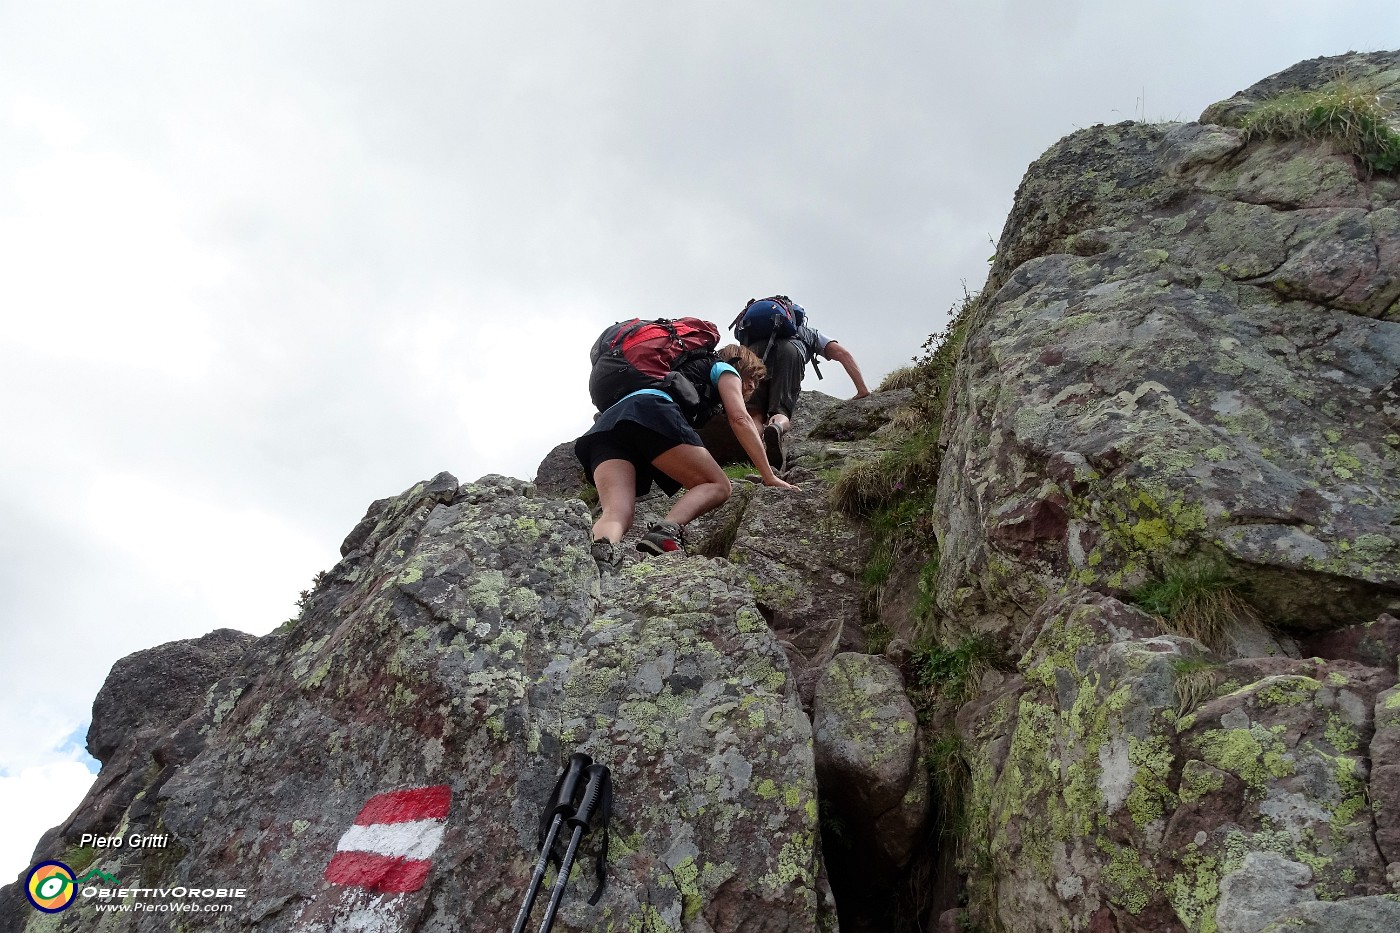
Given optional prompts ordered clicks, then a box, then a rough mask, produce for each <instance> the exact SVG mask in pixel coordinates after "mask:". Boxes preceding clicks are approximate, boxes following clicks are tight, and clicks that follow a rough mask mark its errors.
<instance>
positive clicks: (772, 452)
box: [763, 424, 787, 473]
mask: <svg viewBox="0 0 1400 933" xmlns="http://www.w3.org/2000/svg"><path fill="white" fill-rule="evenodd" d="M763 452H764V453H765V454H767V455H768V465H769V466H771V467H772V468H773V472H775V473H781V472H782V470H783V467H784V466H785V465H786V462H787V457H786V456H785V455H784V453H783V429H782V428H780V427H778V426H777V425H776V424H767V425H764V426H763Z"/></svg>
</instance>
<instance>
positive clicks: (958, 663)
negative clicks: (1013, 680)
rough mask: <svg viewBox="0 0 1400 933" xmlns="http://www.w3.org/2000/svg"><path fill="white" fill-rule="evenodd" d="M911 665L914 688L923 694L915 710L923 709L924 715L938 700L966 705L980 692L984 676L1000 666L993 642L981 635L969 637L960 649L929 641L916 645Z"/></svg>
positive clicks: (921, 713)
mask: <svg viewBox="0 0 1400 933" xmlns="http://www.w3.org/2000/svg"><path fill="white" fill-rule="evenodd" d="M910 663H911V665H912V667H913V670H914V678H913V686H914V688H915V689H916V690H917V691H918V693H919V696H917V697H915V707H916V708H918V707H922V708H920V709H919V712H920V715H921V716H922V715H923V714H924V713H925V712H927V711H928V709H929V708H930V707H931V706H932V705H933V704H934V703H936V702H937V701H938V700H946V701H949V702H950V703H951V704H952V705H954V706H961V705H962V704H963V703H966V702H967V701H968V700H969V699H970V698H971V697H972V695H973V694H975V693H976V692H977V685H978V683H979V682H981V680H982V675H983V674H985V673H987V671H989V670H991V669H992V668H994V667H995V666H996V652H995V650H994V649H993V647H992V644H991V642H990V641H988V640H987V639H985V638H982V637H980V636H973V637H971V638H965V639H963V641H962V642H961V643H960V644H959V645H958V646H957V647H956V648H946V647H944V646H943V645H940V644H937V643H936V642H933V641H931V640H925V641H921V642H920V643H919V644H918V645H917V646H915V648H914V657H913V659H912V660H911V662H910ZM920 700H922V701H923V702H920Z"/></svg>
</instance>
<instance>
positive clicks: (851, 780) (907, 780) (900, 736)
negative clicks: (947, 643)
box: [812, 653, 929, 867]
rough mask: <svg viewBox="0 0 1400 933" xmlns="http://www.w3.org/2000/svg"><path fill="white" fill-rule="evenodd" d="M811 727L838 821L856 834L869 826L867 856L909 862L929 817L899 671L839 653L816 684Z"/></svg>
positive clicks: (914, 725)
mask: <svg viewBox="0 0 1400 933" xmlns="http://www.w3.org/2000/svg"><path fill="white" fill-rule="evenodd" d="M812 730H813V737H814V741H815V748H816V763H817V778H818V780H819V781H820V782H821V787H822V796H823V799H824V800H827V801H828V802H829V803H830V805H831V807H832V809H833V811H834V816H835V818H836V819H838V820H840V821H841V823H842V825H844V826H850V827H852V835H853V836H854V835H855V834H856V828H857V827H866V828H867V830H866V831H864V832H862V833H861V835H862V837H863V838H861V840H860V841H861V843H863V845H864V847H865V848H866V849H867V850H868V851H867V852H866V853H863V854H865V855H867V856H869V857H874V858H877V859H879V860H882V861H883V862H885V863H887V864H888V865H889V866H892V867H902V866H904V865H905V864H907V863H908V861H909V857H910V855H912V853H913V851H914V846H915V844H916V842H918V841H919V838H920V834H921V833H922V831H923V827H924V821H925V820H926V819H927V816H928V807H929V799H928V794H929V789H928V772H927V770H926V769H925V767H924V763H923V760H922V756H921V754H920V753H921V751H922V743H921V742H920V738H919V726H918V719H917V718H916V716H915V714H914V707H913V704H911V703H910V702H909V697H908V696H907V695H906V694H905V692H904V681H903V678H902V677H901V675H900V673H899V670H898V669H897V668H895V667H894V666H893V665H892V664H890V663H889V662H888V661H885V660H884V659H883V658H879V657H875V656H872V655H868V654H856V653H845V654H839V655H837V656H836V657H835V658H834V659H833V660H832V661H831V663H830V664H828V665H826V667H825V668H824V669H823V670H822V674H821V677H820V678H819V679H818V681H817V685H816V698H815V703H814V706H813V719H812ZM870 830H873V831H870Z"/></svg>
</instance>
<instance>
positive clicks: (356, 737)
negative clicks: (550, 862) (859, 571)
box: [34, 474, 834, 931]
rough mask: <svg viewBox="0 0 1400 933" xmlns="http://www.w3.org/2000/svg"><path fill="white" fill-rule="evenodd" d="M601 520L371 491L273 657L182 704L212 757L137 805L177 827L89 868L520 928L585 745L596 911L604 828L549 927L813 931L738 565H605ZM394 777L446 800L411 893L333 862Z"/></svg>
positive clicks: (777, 652)
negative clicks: (542, 850)
mask: <svg viewBox="0 0 1400 933" xmlns="http://www.w3.org/2000/svg"><path fill="white" fill-rule="evenodd" d="M587 527H588V515H587V511H586V509H585V508H584V506H583V504H582V503H580V502H579V501H577V500H562V499H551V498H545V497H541V496H538V495H537V494H536V493H535V491H534V489H533V487H531V486H530V485H529V484H527V483H523V482H521V481H519V480H510V479H506V478H503V477H487V478H484V479H483V480H481V481H479V482H477V483H469V484H465V485H460V486H459V485H458V483H457V482H456V481H455V480H454V479H452V477H450V476H448V475H446V474H443V475H441V476H439V477H437V478H435V479H434V480H433V481H431V482H427V483H420V484H419V485H418V486H415V487H414V488H413V489H411V490H409V491H408V492H406V493H404V494H403V495H402V496H399V497H395V498H392V499H387V500H381V501H380V502H377V503H375V505H374V506H372V507H371V510H370V512H369V514H367V516H366V519H365V521H363V522H362V523H361V524H360V526H359V527H357V529H356V530H355V532H353V533H352V535H351V537H350V538H349V539H347V542H346V546H345V548H344V553H345V555H346V557H345V559H344V560H343V561H342V562H341V563H340V564H338V565H337V566H336V567H335V568H333V569H332V570H331V571H330V572H329V573H328V574H327V575H326V578H325V580H324V582H323V583H322V585H320V586H319V587H318V588H317V589H316V590H315V592H314V593H313V594H312V596H311V598H310V599H309V600H308V602H307V604H306V607H305V611H304V613H303V615H302V617H301V618H300V619H298V620H297V621H296V622H295V624H294V625H291V626H289V627H288V631H286V632H285V633H283V634H280V635H276V636H272V637H271V640H270V644H272V645H273V646H274V649H273V650H272V652H271V653H270V655H269V656H266V657H265V658H264V661H265V666H264V667H263V668H262V669H261V670H259V671H257V673H256V674H255V675H254V676H253V677H251V679H248V680H246V681H243V682H240V684H239V687H238V689H237V690H235V691H233V692H229V691H228V690H226V689H224V688H223V687H220V686H219V685H216V686H215V687H214V688H213V689H211V690H210V691H209V693H208V695H207V701H206V704H205V708H204V709H202V710H200V711H199V712H197V713H196V715H195V716H194V717H193V718H192V719H191V720H190V721H188V722H187V724H186V725H187V726H188V727H191V728H197V729H198V731H199V732H201V733H202V742H203V744H202V749H201V750H200V751H199V753H198V754H197V755H195V756H194V757H193V758H192V760H189V761H188V762H187V763H184V764H183V765H182V766H181V767H179V768H176V769H174V771H173V773H171V774H169V775H167V776H165V778H164V779H163V780H162V782H161V784H160V786H159V787H154V788H152V789H150V790H149V791H148V792H147V794H146V799H144V804H145V810H144V811H143V813H142V814H139V815H138V814H136V813H135V811H134V810H129V811H128V812H127V813H126V814H125V816H124V820H123V822H124V824H125V825H126V826H136V825H138V824H139V825H142V826H152V827H156V828H158V829H159V830H160V831H161V832H164V833H168V834H169V836H170V838H171V840H172V845H171V846H170V847H169V849H168V850H167V852H166V854H165V858H164V861H161V862H142V861H140V860H139V859H137V858H136V857H135V855H134V854H133V853H131V852H129V851H125V852H120V851H119V852H99V853H91V855H95V856H96V860H95V861H93V862H92V865H93V866H94V867H96V868H100V869H101V870H103V871H106V872H108V873H109V874H112V875H114V876H116V877H119V878H122V879H126V878H128V877H135V876H136V874H137V873H139V874H140V876H141V878H142V880H143V881H145V882H149V883H151V884H152V885H156V884H159V883H164V882H170V881H171V880H173V879H177V878H179V879H188V878H202V879H223V880H224V881H227V882H230V883H232V882H237V883H240V884H242V885H244V886H246V887H247V888H248V889H249V892H250V896H249V900H248V901H247V902H246V903H244V904H240V905H239V907H238V908H236V909H235V911H234V912H232V913H230V914H225V915H221V916H219V917H217V918H215V919H213V920H212V921H209V923H208V925H209V927H210V928H227V929H234V928H237V929H249V928H255V929H267V930H285V929H298V930H325V931H330V930H342V929H352V928H360V927H364V928H366V929H368V928H374V929H380V930H405V931H406V930H411V929H462V928H464V927H463V924H464V923H467V924H468V926H469V927H470V928H472V929H502V928H509V926H510V925H511V923H512V922H513V920H514V917H515V912H516V910H517V909H518V908H519V905H520V902H521V898H522V896H523V893H524V891H525V887H526V884H527V882H528V880H529V877H530V872H531V869H532V867H533V865H534V861H535V848H534V847H535V832H536V824H537V820H538V818H539V814H540V810H541V808H542V806H543V804H544V800H545V798H546V797H547V795H548V792H549V790H550V787H551V785H552V782H553V779H554V776H555V775H556V774H557V773H558V771H559V769H560V768H561V767H562V764H563V761H564V760H565V759H566V758H567V757H568V755H569V754H570V753H571V752H573V751H574V750H576V749H582V750H584V751H585V752H587V753H589V754H591V755H592V757H593V758H594V759H595V760H597V761H599V762H602V763H604V764H606V765H608V766H609V768H610V769H611V771H612V778H613V785H614V789H615V804H614V813H613V820H612V831H611V850H610V854H609V859H608V886H607V891H606V893H605V894H604V895H603V897H602V900H601V902H600V903H599V904H598V905H597V906H596V907H594V906H590V905H589V904H588V903H587V899H588V896H589V894H590V893H591V891H592V889H593V886H594V882H595V879H594V877H593V872H592V867H593V861H592V859H593V857H594V856H595V855H596V853H597V851H598V846H599V845H600V843H601V833H594V834H593V835H591V836H590V837H588V841H587V842H586V844H585V851H584V852H583V854H582V857H581V860H580V864H579V868H578V870H577V871H576V872H575V874H574V876H573V880H572V881H571V883H570V887H569V889H568V892H567V894H566V896H565V899H564V902H563V907H562V909H561V911H560V914H559V918H558V920H557V922H556V924H555V929H557V930H585V929H586V930H633V929H649V930H665V929H669V930H674V931H682V930H684V931H712V930H713V931H720V930H735V929H739V928H743V929H767V930H774V931H777V930H792V931H798V930H817V929H819V928H821V927H822V925H823V924H826V923H827V921H828V920H829V919H834V912H833V908H832V905H831V903H830V894H829V891H828V889H827V886H826V882H825V877H824V874H823V869H822V861H821V856H820V841H819V836H818V833H817V799H816V780H815V773H814V764H813V758H812V745H811V731H810V726H809V724H808V721H807V719H806V717H805V716H804V715H803V713H802V710H801V706H800V705H799V703H798V699H797V694H796V689H795V684H794V682H793V678H792V676H791V673H790V670H789V668H788V664H787V661H786V659H785V657H784V655H783V652H782V650H781V649H780V647H779V646H778V644H777V642H776V640H775V639H774V638H773V636H772V634H771V633H770V632H769V630H768V628H767V626H766V625H765V624H764V622H763V619H762V617H761V616H760V614H759V613H758V610H757V608H756V607H755V606H754V604H753V602H752V599H751V597H750V596H749V594H748V592H747V590H746V588H745V587H744V585H743V581H742V579H740V578H738V577H736V575H735V574H734V573H733V572H732V570H731V569H730V568H728V567H727V565H724V564H722V563H717V562H712V561H709V560H706V559H704V558H699V557H692V558H684V559H663V560H656V561H649V562H646V563H641V564H634V565H630V566H628V567H627V568H625V569H624V571H623V572H622V573H619V574H616V575H609V576H607V577H605V578H602V579H600V577H599V574H598V569H597V567H596V565H595V564H594V562H593V561H592V559H591V558H590V557H589V554H588V548H587V545H588V536H587ZM182 728H184V727H182ZM405 788H434V789H435V791H434V793H445V794H448V795H450V807H449V808H448V809H447V810H446V811H445V813H444V814H443V819H442V822H441V828H440V829H439V830H437V832H438V833H439V834H440V839H441V844H440V846H439V847H437V848H436V849H435V850H431V849H425V850H424V851H425V852H431V855H430V860H431V870H430V873H429V874H428V875H427V876H426V878H425V879H422V880H421V883H420V886H419V887H417V888H415V889H413V890H398V891H394V890H373V887H374V886H373V885H372V884H371V885H370V889H367V888H365V887H361V886H356V885H355V884H351V883H333V880H331V879H330V878H329V876H328V875H323V872H325V870H326V869H327V866H328V864H329V863H330V862H331V860H332V858H333V857H334V856H336V854H337V850H338V846H339V847H340V848H342V849H343V848H345V847H346V845H347V843H346V842H345V840H346V838H349V837H347V836H346V833H347V830H348V829H349V828H350V827H351V825H352V823H354V822H355V821H356V820H357V814H359V815H361V816H363V814H362V810H363V808H364V807H365V805H366V803H367V801H370V800H371V799H372V798H376V797H377V796H378V795H381V794H384V793H385V792H386V791H394V790H397V789H405ZM74 841H76V840H67V842H69V843H71V842H74ZM352 848H353V847H352ZM340 880H341V881H342V882H344V878H341V879H340ZM551 880H552V873H551ZM366 883H367V884H368V882H366ZM84 910H87V911H89V912H90V911H91V906H90V905H79V906H78V907H77V908H75V909H73V910H71V911H69V912H68V913H67V914H65V915H63V918H62V919H63V922H64V923H65V924H67V923H68V922H69V921H70V920H71V921H72V922H73V923H79V922H83V913H84ZM541 911H542V908H541ZM34 916H35V917H38V916H39V915H38V914H37V912H35V914H34ZM466 918H470V921H467V919H466ZM91 919H92V917H91V916H89V917H87V920H88V921H90V920H91ZM166 919H168V918H164V917H161V916H160V915H146V916H144V917H143V916H142V915H141V914H136V913H132V914H121V915H117V914H111V915H107V920H106V921H105V923H106V924H108V925H107V926H104V927H103V929H111V930H122V929H134V930H135V929H139V930H145V929H163V928H165V920H166ZM46 922H47V921H46ZM220 924H222V926H220ZM828 926H829V924H828Z"/></svg>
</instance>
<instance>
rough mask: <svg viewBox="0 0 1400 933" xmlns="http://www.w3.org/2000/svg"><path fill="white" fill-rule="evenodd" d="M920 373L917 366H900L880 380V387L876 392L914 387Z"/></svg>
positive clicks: (919, 377)
mask: <svg viewBox="0 0 1400 933" xmlns="http://www.w3.org/2000/svg"><path fill="white" fill-rule="evenodd" d="M921 379H922V374H921V373H920V372H919V368H918V367H917V366H901V367H900V368H899V369H896V370H895V371H894V372H892V373H890V374H889V375H888V376H886V377H885V378H884V379H882V380H881V381H880V387H879V388H878V389H876V390H875V391H876V392H890V391H893V390H894V389H912V388H914V387H916V386H917V385H918V384H919V382H920V380H921Z"/></svg>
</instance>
